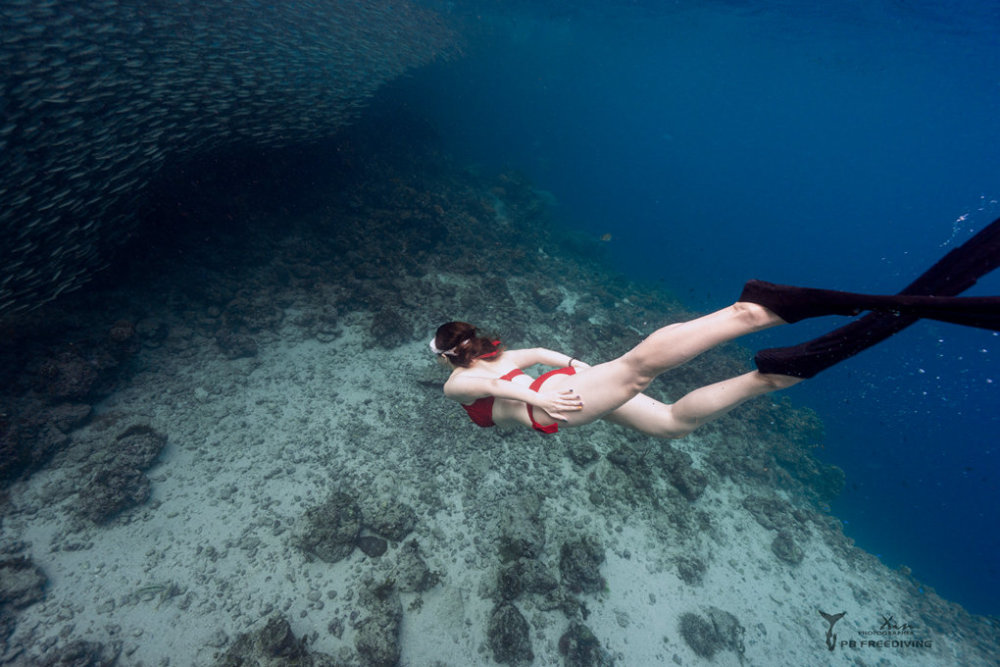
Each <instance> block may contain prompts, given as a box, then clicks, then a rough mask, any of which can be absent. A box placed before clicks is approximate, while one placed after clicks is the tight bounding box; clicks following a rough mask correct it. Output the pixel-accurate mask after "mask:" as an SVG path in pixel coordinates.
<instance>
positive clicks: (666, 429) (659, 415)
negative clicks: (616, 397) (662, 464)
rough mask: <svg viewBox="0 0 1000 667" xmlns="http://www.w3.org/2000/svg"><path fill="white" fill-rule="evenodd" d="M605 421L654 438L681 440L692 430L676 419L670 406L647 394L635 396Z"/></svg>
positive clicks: (609, 414) (605, 417) (610, 414)
mask: <svg viewBox="0 0 1000 667" xmlns="http://www.w3.org/2000/svg"><path fill="white" fill-rule="evenodd" d="M604 419H605V421H609V422H611V423H613V424H618V425H619V426H626V427H628V428H631V429H634V430H636V431H639V432H641V433H645V434H646V435H651V436H653V437H654V438H680V437H683V436H685V435H687V434H688V433H690V432H691V428H689V427H687V426H685V425H684V424H681V423H680V422H678V421H677V419H675V418H674V413H673V410H672V409H671V407H670V405H668V404H667V403H661V402H660V401H658V400H656V399H655V398H651V397H649V396H646V395H645V394H639V395H638V396H635V397H634V398H632V399H631V400H629V401H628V402H627V403H625V405H623V406H621V407H620V408H618V409H616V410H613V411H612V412H610V413H608V414H607V415H605V416H604Z"/></svg>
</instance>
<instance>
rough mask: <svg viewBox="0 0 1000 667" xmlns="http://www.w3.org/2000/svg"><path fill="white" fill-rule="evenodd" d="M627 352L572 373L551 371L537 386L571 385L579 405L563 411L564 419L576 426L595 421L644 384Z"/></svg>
mask: <svg viewBox="0 0 1000 667" xmlns="http://www.w3.org/2000/svg"><path fill="white" fill-rule="evenodd" d="M627 356H628V355H625V356H623V357H619V358H617V359H615V360H613V361H609V362H606V363H603V364H598V365H597V366H592V367H590V368H586V369H584V370H582V371H579V372H577V373H576V374H575V375H553V376H552V377H550V378H549V379H548V380H546V381H545V383H544V384H543V385H542V386H541V387H540V389H541V390H542V391H563V390H566V389H572V390H573V392H574V393H577V394H579V395H580V398H581V399H582V400H583V409H582V410H580V411H578V412H570V413H566V417H567V419H566V421H565V422H564V423H566V424H569V425H570V426H579V425H581V424H589V423H590V422H593V421H597V420H598V419H601V418H602V417H604V416H605V415H607V414H608V413H610V412H612V411H614V410H616V409H618V408H620V407H621V406H623V405H624V404H625V403H627V402H628V401H630V400H632V399H633V398H634V397H635V396H637V395H638V394H639V392H641V391H642V390H643V389H644V388H645V385H644V384H642V383H640V382H639V381H638V378H637V376H636V373H635V370H634V369H633V368H632V367H631V365H630V364H629V360H628V359H627ZM650 400H652V399H650ZM536 412H537V410H536Z"/></svg>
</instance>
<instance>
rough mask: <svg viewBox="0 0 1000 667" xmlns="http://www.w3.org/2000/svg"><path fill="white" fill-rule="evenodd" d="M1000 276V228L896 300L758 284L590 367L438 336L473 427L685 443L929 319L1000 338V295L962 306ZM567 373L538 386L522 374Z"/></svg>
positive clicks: (463, 330) (556, 356)
mask: <svg viewBox="0 0 1000 667" xmlns="http://www.w3.org/2000/svg"><path fill="white" fill-rule="evenodd" d="M997 266H1000V219H997V220H995V221H994V222H993V223H991V224H990V225H989V226H987V227H985V228H984V229H983V230H981V231H980V232H979V233H977V234H976V235H975V236H973V237H972V238H971V239H969V240H968V241H966V242H965V243H964V244H962V245H961V246H959V247H958V248H955V249H954V250H952V251H951V252H949V253H948V254H946V255H945V256H944V257H943V258H942V259H941V260H940V261H938V262H937V263H936V264H935V265H934V266H932V267H931V268H930V269H929V270H927V271H926V272H925V273H924V274H922V275H921V276H920V277H919V278H917V280H915V281H914V282H913V283H911V284H910V285H909V286H907V287H906V288H905V289H904V290H903V291H902V292H900V293H899V294H895V295H867V294H855V293H850V292H838V291H834V290H823V289H813V288H805V287H793V286H788V285H775V284H773V283H767V282H763V281H759V280H751V281H749V282H748V283H746V285H745V286H744V288H743V292H742V294H741V295H740V298H739V299H738V300H737V301H736V302H735V303H734V304H732V305H731V306H728V307H726V308H723V309H721V310H718V311H716V312H714V313H711V314H709V315H705V316H703V317H699V318H697V319H694V320H691V321H688V322H679V323H675V324H670V325H667V326H665V327H663V328H661V329H658V330H656V331H654V332H653V333H652V334H650V335H649V336H648V337H647V338H646V339H644V340H643V341H642V342H640V343H639V344H638V345H636V346H635V347H634V348H632V349H631V350H629V351H628V352H626V353H625V354H624V355H622V356H620V357H618V358H617V359H613V360H611V361H608V362H605V363H601V364H597V365H594V366H591V365H589V364H587V363H585V362H583V361H581V360H579V359H577V358H576V357H572V356H570V355H568V354H564V353H562V352H556V351H554V350H549V349H545V348H527V349H517V350H508V349H506V348H505V347H504V345H503V344H502V343H501V342H500V341H499V340H495V339H493V338H491V337H487V336H484V335H482V334H481V333H480V332H479V330H478V329H476V327H474V326H472V325H471V324H468V323H465V322H457V321H456V322H448V323H446V324H442V325H441V326H440V327H438V329H437V332H436V333H435V335H434V338H433V339H431V341H430V348H431V350H432V351H433V352H434V354H435V355H436V357H437V359H438V361H439V362H440V363H441V364H442V365H444V366H446V367H447V368H449V369H450V370H451V375H450V376H449V377H448V380H447V381H446V382H445V383H444V393H445V396H447V397H448V398H450V399H452V400H455V401H457V402H458V403H460V404H461V405H462V407H463V408H464V409H465V411H466V412H467V413H468V415H469V418H470V419H471V420H472V422H473V423H475V424H477V425H478V426H482V427H489V426H496V425H500V426H526V427H529V428H533V429H535V430H537V431H539V432H540V433H544V434H550V433H555V432H557V431H558V430H559V426H560V425H565V426H582V425H584V424H589V423H591V422H593V421H596V420H598V419H603V420H605V421H609V422H612V423H615V424H620V425H622V426H627V427H629V428H632V429H635V430H636V431H640V432H642V433H645V434H647V435H651V436H654V437H658V438H680V437H683V436H685V435H687V434H689V433H691V432H692V431H693V430H694V429H696V428H698V427H699V426H701V425H702V424H705V423H707V422H709V421H712V420H713V419H716V418H718V417H721V416H722V415H724V414H726V413H727V412H729V411H730V410H732V409H733V408H735V407H736V406H738V405H740V404H741V403H743V402H744V401H746V400H748V399H750V398H753V397H755V396H759V395H761V394H765V393H768V392H771V391H775V390H777V389H784V388H786V387H790V386H792V385H794V384H797V383H798V382H801V381H802V380H803V379H806V378H811V377H813V376H814V375H816V374H817V373H819V372H820V371H822V370H825V369H826V368H829V367H830V366H833V365H835V364H837V363H839V362H841V361H843V360H845V359H847V358H849V357H852V356H854V355H855V354H857V353H859V352H861V351H862V350H864V349H866V348H868V347H871V346H872V345H875V344H876V343H878V342H880V341H882V340H885V339H886V338H888V337H889V336H892V335H893V334H895V333H898V332H899V331H902V330H903V329H904V328H906V327H907V326H909V325H911V324H913V323H914V322H916V321H917V320H918V319H921V318H927V319H934V320H939V321H944V322H951V323H955V324H962V325H966V326H973V327H979V328H984V329H991V330H993V331H1000V297H959V296H957V295H958V294H961V293H962V292H964V291H965V290H967V289H969V288H970V287H971V286H972V285H974V284H975V283H976V281H977V280H978V279H979V278H980V277H981V276H983V275H985V274H987V273H989V272H990V271H992V270H993V269H995V268H996V267H997ZM862 311H871V313H870V314H868V315H866V316H864V317H862V318H860V319H858V320H855V321H853V322H851V323H849V324H848V325H846V326H843V327H841V328H839V329H836V330H834V331H832V332H830V333H828V334H826V335H824V336H820V337H819V338H816V339H813V340H811V341H808V342H805V343H802V344H800V345H795V346H791V347H784V348H771V349H766V350H761V351H760V352H758V353H757V355H756V357H755V362H756V365H757V369H756V370H754V371H750V372H749V373H745V374H743V375H739V376H737V377H733V378H730V379H728V380H723V381H721V382H717V383H715V384H711V385H707V386H705V387H701V388H699V389H695V390H694V391H692V392H690V393H688V394H686V395H684V396H683V397H681V398H680V399H679V400H678V401H676V402H675V403H672V404H666V403H662V402H660V401H657V400H655V399H653V398H651V397H649V396H646V395H645V394H643V393H642V392H643V391H644V390H645V389H646V387H648V386H649V384H650V382H652V380H653V379H654V378H655V377H656V376H658V375H659V374H661V373H663V372H665V371H668V370H670V369H671V368H674V367H676V366H678V365H680V364H683V363H684V362H686V361H689V360H690V359H692V358H694V357H695V356H697V355H699V354H701V353H702V352H704V351H706V350H709V349H711V348H713V347H715V346H717V345H720V344H722V343H725V342H727V341H730V340H733V339H735V338H738V337H740V336H743V335H746V334H750V333H754V332H757V331H763V330H764V329H768V328H770V327H774V326H778V325H781V324H789V323H793V322H798V321H799V320H802V319H806V318H809V317H819V316H823V315H845V316H854V315H858V314H859V313H861V312H862ZM535 364H542V365H546V366H553V367H556V368H555V370H551V371H549V372H547V373H545V374H543V375H541V376H540V377H538V378H537V379H533V378H531V377H530V376H528V375H527V374H526V373H525V372H524V371H523V370H522V369H524V368H528V367H529V366H533V365H535Z"/></svg>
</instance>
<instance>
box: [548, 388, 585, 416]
mask: <svg viewBox="0 0 1000 667" xmlns="http://www.w3.org/2000/svg"><path fill="white" fill-rule="evenodd" d="M538 398H539V405H538V407H540V408H541V409H542V410H545V411H546V412H547V413H549V415H550V416H551V417H552V418H553V419H559V420H562V421H566V415H565V414H564V413H566V412H579V411H580V410H583V399H582V398H580V395H579V394H577V393H575V392H574V391H573V390H572V389H566V390H563V391H558V392H557V391H544V392H539V394H538Z"/></svg>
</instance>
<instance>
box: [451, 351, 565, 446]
mask: <svg viewBox="0 0 1000 667" xmlns="http://www.w3.org/2000/svg"><path fill="white" fill-rule="evenodd" d="M562 373H564V374H566V375H574V374H575V373H576V369H575V368H573V367H572V366H567V367H566V368H557V369H555V370H552V371H549V372H548V373H545V374H543V375H540V376H539V377H538V378H537V379H536V380H534V381H533V382H532V383H531V386H530V387H528V388H529V389H531V391H538V390H539V388H541V386H542V383H544V382H545V381H546V380H548V379H549V378H550V377H552V376H553V375H559V374H562ZM524 374H525V373H524V371H522V370H521V369H520V368H515V369H514V370H512V371H511V372H509V373H506V374H504V375H501V376H500V379H501V380H507V381H508V382H510V381H511V380H513V379H514V378H516V377H517V376H518V375H524ZM494 400H496V399H495V398H494V397H493V396H484V397H483V398H480V399H476V401H474V402H473V403H470V404H469V405H465V404H464V403H462V404H461V405H462V407H463V408H465V411H466V412H467V413H469V419H471V420H472V423H473V424H475V425H476V426H482V427H483V428H486V427H489V426H496V423H495V422H494V421H493V401H494ZM527 407H528V419H530V420H531V427H532V428H533V429H535V430H536V431H539V432H540V433H547V434H548V433H556V432H558V431H559V424H549V425H547V426H542V425H541V424H539V423H538V422H536V421H535V411H534V409H533V407H532V405H531V404H530V403H529V404H527Z"/></svg>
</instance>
